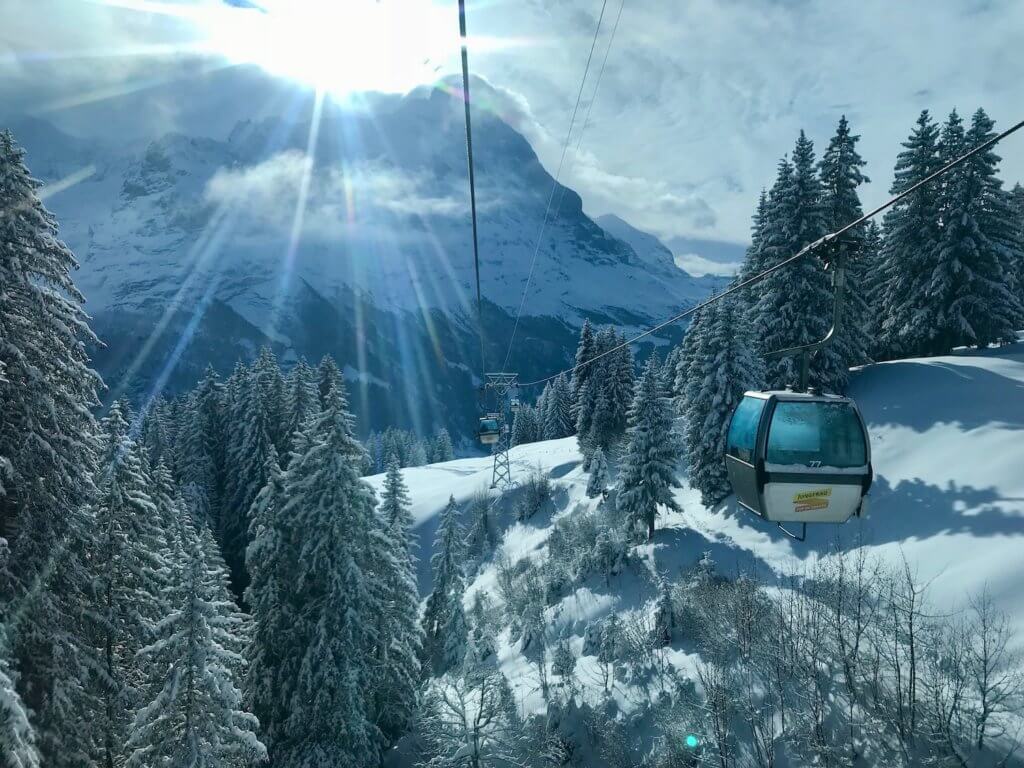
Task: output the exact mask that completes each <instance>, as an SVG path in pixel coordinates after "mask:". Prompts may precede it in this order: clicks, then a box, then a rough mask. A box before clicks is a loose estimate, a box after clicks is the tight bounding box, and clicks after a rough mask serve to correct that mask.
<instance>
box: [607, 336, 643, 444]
mask: <svg viewBox="0 0 1024 768" xmlns="http://www.w3.org/2000/svg"><path fill="white" fill-rule="evenodd" d="M608 343H609V344H610V345H611V348H613V349H614V348H615V347H618V349H617V350H616V351H615V352H613V353H612V354H610V355H609V356H608V358H607V360H608V363H607V366H606V368H605V374H606V376H605V386H606V388H607V392H608V403H609V405H610V406H611V409H612V410H611V415H612V424H613V430H614V435H615V436H616V437H621V436H622V434H623V433H624V432H625V430H626V424H627V422H628V420H629V408H630V404H631V403H632V400H633V390H634V386H635V384H636V376H635V375H634V373H633V352H632V350H631V349H630V348H629V345H628V344H627V343H626V334H625V333H621V334H615V333H614V332H613V333H612V334H611V335H610V336H609V339H608Z"/></svg>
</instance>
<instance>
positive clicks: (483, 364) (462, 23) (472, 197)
mask: <svg viewBox="0 0 1024 768" xmlns="http://www.w3.org/2000/svg"><path fill="white" fill-rule="evenodd" d="M459 37H460V38H461V41H462V100H463V102H464V103H465V105H466V156H467V160H468V163H469V211H470V217H471V218H472V220H473V267H474V269H475V270H476V322H477V332H478V334H479V336H480V375H481V377H482V376H483V375H484V374H485V373H486V372H487V352H486V346H485V342H484V302H483V294H482V293H481V292H480V246H479V241H478V239H477V228H476V177H475V175H474V173H473V126H472V123H471V122H470V119H469V55H468V54H467V52H466V0H459Z"/></svg>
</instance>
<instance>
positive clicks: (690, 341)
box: [672, 308, 753, 413]
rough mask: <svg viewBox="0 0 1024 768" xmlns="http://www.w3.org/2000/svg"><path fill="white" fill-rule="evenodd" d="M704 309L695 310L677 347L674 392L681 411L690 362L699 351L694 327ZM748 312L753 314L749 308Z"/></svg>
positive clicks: (677, 407)
mask: <svg viewBox="0 0 1024 768" xmlns="http://www.w3.org/2000/svg"><path fill="white" fill-rule="evenodd" d="M702 311H703V310H701V311H698V312H695V313H694V314H693V316H692V317H691V318H690V324H689V325H688V326H687V327H686V335H685V336H683V340H682V341H681V342H679V346H678V347H676V349H678V350H679V354H677V355H676V369H675V380H674V384H673V387H672V392H673V394H674V398H675V403H676V410H677V411H678V412H680V413H681V412H682V411H683V409H684V408H685V407H686V387H687V384H688V383H689V381H690V364H691V363H692V362H693V358H694V357H695V355H696V353H697V339H698V336H699V334H697V333H694V329H695V328H696V327H697V326H698V324H699V323H700V316H701V312H702ZM748 313H749V314H751V315H753V312H752V311H751V310H750V309H749V308H748Z"/></svg>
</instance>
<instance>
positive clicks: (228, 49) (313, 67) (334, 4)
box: [203, 0, 458, 96]
mask: <svg viewBox="0 0 1024 768" xmlns="http://www.w3.org/2000/svg"><path fill="white" fill-rule="evenodd" d="M241 4H242V3H236V5H241ZM246 5H247V6H249V7H242V8H239V7H234V8H230V9H224V12H221V13H217V14H215V15H213V16H211V17H208V18H207V19H206V20H205V22H204V23H203V26H204V27H205V32H206V34H207V36H208V44H209V45H210V46H211V48H213V49H214V50H216V51H218V52H219V53H221V54H223V55H225V56H227V57H228V58H229V59H231V60H232V61H237V62H252V63H255V64H258V65H260V66H261V67H263V68H265V69H266V70H268V71H270V72H273V73H274V74H277V75H281V76H284V77H289V78H293V79H295V80H298V81H301V82H305V83H308V84H311V85H314V86H316V87H318V88H321V89H323V90H325V91H328V92H331V93H333V94H334V95H335V96H346V95H349V94H352V93H354V92H358V91H384V92H404V91H407V90H409V89H410V88H413V87H415V86H417V85H420V84H423V83H429V82H432V81H434V80H436V79H437V78H438V77H439V76H440V75H442V74H444V72H443V71H442V70H443V69H445V68H446V65H448V64H450V62H451V61H452V60H453V58H454V57H455V56H456V55H457V50H458V20H457V16H456V15H455V13H454V9H453V8H452V7H447V8H444V7H439V6H437V5H436V4H434V3H433V2H431V0H401V2H395V0H391V1H390V2H389V1H388V0H383V1H380V0H253V2H251V3H246Z"/></svg>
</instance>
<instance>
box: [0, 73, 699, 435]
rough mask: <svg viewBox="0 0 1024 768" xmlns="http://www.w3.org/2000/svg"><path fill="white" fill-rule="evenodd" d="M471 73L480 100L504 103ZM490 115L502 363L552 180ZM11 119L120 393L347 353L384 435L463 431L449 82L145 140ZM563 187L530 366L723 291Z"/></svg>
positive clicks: (470, 346) (362, 405) (535, 292)
mask: <svg viewBox="0 0 1024 768" xmlns="http://www.w3.org/2000/svg"><path fill="white" fill-rule="evenodd" d="M197 87H198V86H197ZM474 87H475V88H477V89H478V90H477V91H476V92H475V93H476V95H477V96H478V99H479V102H480V104H481V105H487V104H488V103H490V102H494V101H496V100H497V95H496V94H494V93H492V92H491V90H490V88H489V86H488V85H487V84H486V83H483V82H480V83H477V84H475V86H474ZM190 98H191V97H190ZM368 105H369V106H368ZM478 111H479V114H478V115H477V116H476V117H475V118H474V121H475V132H476V136H475V141H474V144H475V147H476V162H477V171H476V176H477V183H478V189H477V197H478V200H479V216H480V253H481V262H482V263H481V280H482V287H483V295H484V299H485V302H486V304H487V308H486V313H485V315H486V324H487V332H488V337H489V338H488V349H489V357H491V358H492V359H497V360H502V359H504V355H505V348H506V345H507V343H508V338H509V336H510V334H511V328H512V323H513V315H514V313H515V312H516V310H517V309H518V307H519V305H520V300H521V297H522V292H523V288H524V286H525V285H526V282H527V279H528V276H529V274H530V272H531V268H532V267H533V257H534V252H535V248H536V247H537V238H538V235H539V233H540V231H541V224H542V220H543V218H544V213H545V209H546V206H547V201H548V196H549V193H550V191H551V186H552V183H553V180H552V178H551V176H550V175H549V174H548V172H547V171H546V170H545V168H544V167H543V166H542V165H541V164H540V162H539V160H538V158H537V156H536V154H535V153H534V151H533V149H532V148H531V147H530V145H529V143H528V142H527V141H526V139H525V138H524V137H523V136H522V135H520V134H519V133H518V132H517V131H516V130H515V129H514V128H512V127H511V126H510V125H509V124H508V123H506V122H504V121H503V119H502V118H501V117H499V116H498V114H497V113H496V112H494V111H491V110H490V109H488V108H486V106H481V107H480V108H479V110H478ZM12 127H13V129H14V130H15V135H16V138H17V139H18V140H19V141H21V142H22V143H23V144H24V145H25V146H26V149H27V152H28V154H27V162H28V164H29V167H30V169H31V170H32V171H33V172H34V173H36V174H37V175H38V176H39V177H40V178H41V179H42V180H43V181H45V182H47V183H49V184H50V186H49V187H48V189H47V190H46V192H45V197H46V203H47V205H48V206H49V207H50V208H51V209H52V210H53V211H54V213H55V214H56V215H57V217H58V219H59V221H60V224H61V236H62V237H63V238H64V239H65V240H66V241H67V243H68V244H69V245H70V246H71V248H72V250H73V251H74V252H75V254H76V256H77V258H78V260H79V262H80V263H81V270H80V272H79V274H78V275H77V276H76V281H77V283H78V286H79V287H80V289H81V290H82V292H83V293H84V295H85V297H86V300H87V311H88V312H89V313H90V315H91V316H92V317H93V318H94V319H95V328H96V330H97V332H98V335H99V336H100V337H101V338H102V339H103V340H104V341H105V342H106V348H105V349H102V350H100V351H99V352H98V353H97V363H98V365H99V367H100V369H101V372H102V373H103V374H104V377H105V378H106V379H107V381H108V384H110V385H111V386H112V388H113V391H114V392H115V393H120V392H124V391H127V392H130V393H133V394H136V395H140V394H142V393H144V392H147V391H150V390H151V389H152V388H153V387H154V386H155V384H156V383H157V379H159V377H160V376H163V377H164V378H165V379H166V383H167V384H169V385H170V388H171V390H172V391H173V390H175V389H178V388H180V387H181V386H187V385H191V383H193V382H194V381H195V379H196V378H197V374H198V373H199V372H200V371H201V370H202V368H203V367H205V366H206V365H207V364H208V363H212V364H213V365H214V366H215V367H216V368H218V369H219V370H220V371H221V372H222V373H226V372H227V371H228V370H229V369H230V367H231V366H232V365H233V363H234V361H235V359H237V358H239V357H251V356H252V353H253V350H254V349H255V348H257V347H258V346H260V345H262V344H264V343H271V344H273V345H274V346H275V347H276V349H277V351H278V354H279V355H280V356H281V357H282V359H284V360H286V361H288V360H289V359H292V358H294V357H297V356H299V355H305V356H307V357H309V358H311V359H319V358H320V357H321V356H322V355H324V354H325V353H330V354H333V355H334V357H335V358H336V359H338V360H339V361H342V362H343V363H344V364H345V365H346V366H347V367H348V372H349V374H350V377H352V378H354V379H360V380H361V381H362V384H363V389H362V392H361V395H362V396H361V397H357V398H356V402H355V403H354V405H355V406H356V409H357V412H358V415H359V417H360V423H361V424H362V425H364V426H365V427H366V428H370V427H373V426H382V425H387V424H396V423H397V424H400V425H403V426H411V427H413V428H416V429H419V430H421V431H423V432H429V431H430V429H431V427H433V426H437V425H440V424H442V423H447V426H449V427H450V428H454V429H456V430H458V431H459V432H463V433H464V432H466V431H467V426H468V425H467V424H466V423H461V422H458V421H455V422H452V421H450V420H448V419H447V414H448V413H450V412H455V411H456V410H457V409H452V408H451V406H452V405H453V404H455V402H456V401H461V400H463V399H465V398H466V397H471V396H472V394H471V393H472V386H473V384H472V382H471V381H470V379H469V374H468V371H467V369H466V368H467V365H468V366H470V367H474V368H475V366H476V349H477V342H476V340H475V339H474V338H473V335H474V334H475V321H474V320H473V317H474V312H475V310H474V309H473V302H472V296H473V288H472V286H473V282H474V273H473V260H472V251H471V240H470V227H469V216H468V213H469V212H468V191H467V187H466V156H465V134H464V126H463V123H462V108H461V102H460V101H459V100H458V98H457V97H456V96H453V95H452V94H451V93H450V92H448V91H447V90H446V89H445V88H441V87H439V88H421V89H418V90H416V91H414V92H412V93H410V94H408V95H406V96H375V97H374V98H373V99H372V100H368V102H367V104H363V105H360V106H348V107H342V106H340V105H338V104H335V103H333V102H331V101H326V102H325V103H324V104H323V105H322V109H318V108H316V107H314V106H313V105H312V102H311V100H308V99H307V100H302V99H298V100H297V101H296V103H295V104H293V106H292V107H291V108H290V109H289V110H285V111H282V112H281V114H279V115H276V116H273V117H261V118H260V119H257V120H255V121H250V120H243V121H242V122H239V123H238V124H237V125H236V126H235V128H234V129H233V130H232V131H231V132H230V134H229V135H227V136H226V137H224V138H209V137H200V136H187V135H181V134H168V135H166V136H163V137H161V138H159V139H157V140H155V141H152V142H149V143H148V144H145V145H143V146H134V145H128V146H114V145H103V144H100V143H97V142H86V141H82V140H79V139H76V138H74V137H71V136H68V135H66V134H63V133H61V132H60V131H59V130H57V129H56V128H54V127H53V126H51V125H49V124H48V123H45V122H43V121H40V120H34V119H33V120H28V121H20V122H16V123H15V124H14V125H13V126H12ZM554 200H555V204H554V206H553V209H554V210H553V215H552V216H551V217H550V220H549V221H548V224H547V226H546V228H545V229H544V237H543V239H542V241H541V243H540V248H539V251H537V257H536V264H535V270H534V274H533V280H532V282H531V290H530V293H529V296H528V299H527V301H526V304H525V306H524V310H523V314H524V318H523V322H522V323H521V324H520V325H519V328H518V335H517V342H518V343H517V345H516V346H515V348H514V349H513V350H512V356H511V359H510V362H509V364H510V366H512V367H513V368H515V369H517V370H519V371H520V372H521V373H522V374H523V375H525V376H531V375H533V374H535V373H536V374H539V373H541V372H542V371H543V370H544V369H546V368H549V367H551V366H552V365H559V366H560V365H562V364H564V363H565V362H567V361H568V359H569V358H570V356H571V354H572V347H573V343H574V335H575V331H576V330H577V329H578V328H579V326H580V324H581V323H582V321H583V319H584V318H585V317H590V318H591V319H592V320H594V321H596V322H600V323H608V324H615V325H617V326H619V327H622V328H625V329H630V328H637V327H641V326H645V325H647V324H649V323H651V322H652V321H655V320H656V319H660V318H662V317H664V316H666V315H669V314H673V313H675V312H678V311H679V310H680V309H681V308H684V307H686V306H689V305H691V304H693V303H695V302H696V301H698V300H700V299H701V298H703V297H704V296H706V295H707V294H708V293H710V292H711V291H712V290H713V289H714V288H715V287H717V285H718V284H719V281H717V280H716V279H714V278H710V279H704V278H694V277H691V276H690V275H688V274H687V273H686V272H684V271H683V270H681V269H679V268H678V267H676V266H675V264H674V263H673V262H672V259H671V255H670V254H668V252H667V250H665V249H664V246H658V247H659V248H660V249H661V251H663V253H659V254H658V255H657V258H656V259H655V258H652V256H651V249H650V247H649V243H650V242H654V243H657V241H656V240H655V239H654V238H652V237H651V236H649V235H644V234H643V233H639V232H636V230H631V236H630V237H628V238H623V237H620V236H617V235H616V234H615V232H609V231H608V229H606V228H602V227H601V226H598V225H597V224H595V223H594V222H593V221H592V220H591V219H590V218H588V217H587V216H586V215H585V214H584V213H583V210H582V204H581V200H580V197H579V195H577V194H576V193H575V192H573V191H572V190H570V189H566V188H564V187H558V189H557V192H556V194H555V197H554ZM632 235H637V236H642V237H643V238H645V242H644V245H643V246H642V247H641V245H640V244H639V241H638V240H635V239H634V238H633V237H632ZM637 249H639V250H637ZM677 331H678V329H674V330H673V332H677ZM664 338H666V337H663V339H664ZM663 339H662V340H658V341H656V343H661V341H663ZM136 340H142V341H144V342H145V343H139V342H137V341H136ZM413 370H414V371H415V375H409V374H410V371H413ZM155 371H159V372H161V373H159V374H155V373H154V372H155ZM355 371H358V374H356V373H355ZM398 372H401V373H402V374H403V375H396V374H397V373H398Z"/></svg>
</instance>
